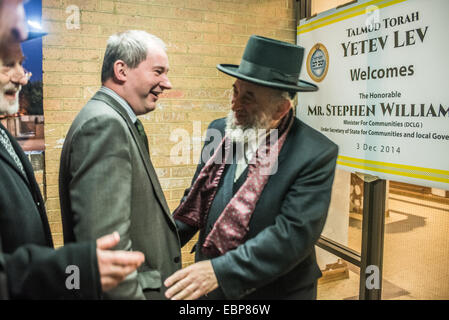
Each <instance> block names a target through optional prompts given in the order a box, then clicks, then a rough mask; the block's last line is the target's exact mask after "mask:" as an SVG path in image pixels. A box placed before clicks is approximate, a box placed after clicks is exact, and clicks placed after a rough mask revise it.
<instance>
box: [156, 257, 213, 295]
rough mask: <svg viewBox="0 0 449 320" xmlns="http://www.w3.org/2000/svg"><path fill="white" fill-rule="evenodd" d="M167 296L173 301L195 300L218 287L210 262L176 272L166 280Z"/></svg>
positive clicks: (199, 263) (202, 262)
mask: <svg viewBox="0 0 449 320" xmlns="http://www.w3.org/2000/svg"><path fill="white" fill-rule="evenodd" d="M164 285H165V286H166V287H167V288H169V289H168V290H167V291H166V292H165V296H166V297H167V298H168V299H171V300H194V299H198V298H199V297H201V296H203V295H205V294H207V293H209V292H211V291H212V290H214V289H216V288H217V287H218V282H217V277H216V276H215V272H214V269H213V267H212V263H211V262H210V260H205V261H200V262H197V263H195V264H192V265H190V266H188V267H187V268H185V269H181V270H178V271H176V272H175V273H174V274H172V275H171V276H170V277H168V278H167V280H165V282H164Z"/></svg>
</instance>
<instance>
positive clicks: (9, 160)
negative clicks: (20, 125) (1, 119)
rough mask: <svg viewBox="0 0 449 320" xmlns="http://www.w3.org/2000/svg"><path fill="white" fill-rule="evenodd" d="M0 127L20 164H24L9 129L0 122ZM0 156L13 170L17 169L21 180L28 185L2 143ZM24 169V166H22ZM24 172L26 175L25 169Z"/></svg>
mask: <svg viewBox="0 0 449 320" xmlns="http://www.w3.org/2000/svg"><path fill="white" fill-rule="evenodd" d="M0 128H2V129H3V130H4V131H5V133H6V135H7V136H8V138H9V140H10V142H11V145H12V146H13V149H14V150H15V151H16V154H17V156H18V157H19V159H20V161H21V162H22V165H24V163H23V159H22V158H21V157H20V155H19V152H17V147H16V145H15V144H14V142H15V139H14V138H13V137H12V136H11V134H10V133H9V131H8V130H7V129H6V128H5V127H4V126H3V125H2V124H1V123H0ZM0 158H3V159H4V160H5V161H6V163H8V164H9V165H10V166H11V167H12V168H13V169H14V170H15V171H17V173H18V175H19V176H20V177H21V178H22V180H23V181H24V182H25V183H26V184H27V185H28V186H29V184H28V181H27V179H26V177H25V176H24V175H23V173H22V172H21V171H20V169H19V167H18V166H17V164H16V163H15V162H14V159H13V158H11V156H10V154H9V153H8V151H6V149H5V148H4V147H3V145H1V147H0ZM24 169H25V166H24ZM25 173H26V174H27V175H28V173H27V172H26V171H25Z"/></svg>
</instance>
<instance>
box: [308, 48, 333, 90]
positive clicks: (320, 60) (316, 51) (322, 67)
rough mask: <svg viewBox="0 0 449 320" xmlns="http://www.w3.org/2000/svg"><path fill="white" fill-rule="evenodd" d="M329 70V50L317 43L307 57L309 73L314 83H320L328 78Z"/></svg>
mask: <svg viewBox="0 0 449 320" xmlns="http://www.w3.org/2000/svg"><path fill="white" fill-rule="evenodd" d="M328 68H329V54H328V52H327V49H326V47H325V46H324V45H323V44H321V43H317V44H316V45H314V46H313V48H312V49H311V50H310V51H309V55H308V56H307V73H308V74H309V76H310V78H312V79H313V80H314V81H316V82H320V81H322V80H323V79H324V78H325V77H326V74H327V69H328Z"/></svg>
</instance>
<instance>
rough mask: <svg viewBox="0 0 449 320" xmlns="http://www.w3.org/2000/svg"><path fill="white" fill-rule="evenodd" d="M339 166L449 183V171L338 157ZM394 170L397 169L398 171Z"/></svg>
mask: <svg viewBox="0 0 449 320" xmlns="http://www.w3.org/2000/svg"><path fill="white" fill-rule="evenodd" d="M345 160H346V161H353V162H358V163H360V164H354V163H348V162H345ZM337 164H339V165H342V166H347V167H352V168H357V169H364V170H369V171H377V172H384V173H389V174H394V175H400V176H406V177H410V178H417V179H423V180H430V181H437V182H443V183H449V171H446V170H439V169H430V168H421V167H416V166H408V165H402V164H395V163H388V162H381V161H373V160H364V159H357V158H351V157H346V156H338V160H337ZM372 165H378V166H383V167H386V168H377V167H373V166H372ZM394 168H396V170H395V169H394ZM397 169H405V170H413V171H421V172H422V173H423V174H418V173H411V172H404V171H401V170H397ZM432 174H439V175H446V176H448V178H443V177H436V176H433V175H432Z"/></svg>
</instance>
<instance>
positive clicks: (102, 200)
mask: <svg viewBox="0 0 449 320" xmlns="http://www.w3.org/2000/svg"><path fill="white" fill-rule="evenodd" d="M168 69H169V65H168V57H167V54H166V52H165V45H164V43H163V42H162V41H161V40H160V39H159V38H157V37H155V36H153V35H150V34H148V33H146V32H144V31H140V30H131V31H127V32H124V33H119V34H115V35H112V36H111V37H110V38H109V40H108V44H107V47H106V52H105V57H104V62H103V68H102V76H101V80H102V84H103V86H102V87H101V88H100V90H99V91H98V92H97V93H96V94H95V95H94V96H93V97H92V99H91V100H90V101H89V102H88V103H87V104H86V105H85V106H84V107H83V109H82V110H81V111H80V113H79V114H78V115H77V117H76V119H75V120H74V122H73V123H72V126H71V127H70V130H69V132H68V133H67V137H66V139H65V142H64V146H63V150H62V155H61V167H60V171H59V173H60V184H59V187H60V200H61V210H62V215H63V225H64V238H65V240H66V242H72V241H84V240H89V239H94V238H96V237H98V236H99V235H101V234H104V233H108V232H110V231H111V230H118V231H119V233H120V237H121V239H122V241H121V242H120V244H119V245H118V248H120V249H123V250H139V251H141V252H143V253H144V254H145V258H146V260H145V262H144V263H143V265H142V266H141V267H140V268H139V270H138V272H137V273H135V274H132V275H130V276H129V277H128V278H127V279H126V280H125V281H123V282H122V283H121V284H120V285H119V286H118V287H117V288H115V289H114V290H112V291H110V292H109V293H107V295H106V298H109V299H165V296H164V293H165V287H164V286H163V285H162V282H163V281H164V280H165V278H167V277H168V276H169V275H170V274H172V273H173V272H175V271H176V270H178V269H180V268H181V250H180V243H179V237H178V233H177V230H176V225H175V223H174V221H173V219H172V216H171V213H170V211H169V209H168V205H167V203H166V200H165V197H164V194H163V192H162V189H161V186H160V184H159V180H158V177H157V175H156V172H155V170H154V168H153V165H152V163H151V160H150V156H149V150H148V140H147V137H146V134H145V131H144V128H143V126H142V124H141V122H140V120H139V119H138V118H137V116H138V115H143V114H145V113H148V112H150V111H152V110H154V109H155V108H156V101H157V100H158V96H159V95H160V94H161V93H162V92H163V91H164V90H168V89H170V88H171V83H170V81H169V79H168V76H167V73H168Z"/></svg>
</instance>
